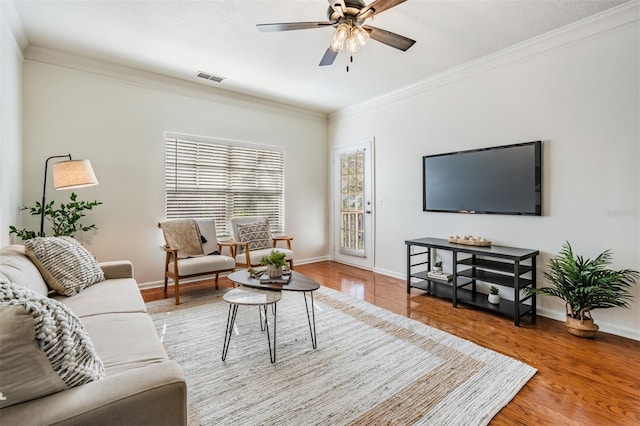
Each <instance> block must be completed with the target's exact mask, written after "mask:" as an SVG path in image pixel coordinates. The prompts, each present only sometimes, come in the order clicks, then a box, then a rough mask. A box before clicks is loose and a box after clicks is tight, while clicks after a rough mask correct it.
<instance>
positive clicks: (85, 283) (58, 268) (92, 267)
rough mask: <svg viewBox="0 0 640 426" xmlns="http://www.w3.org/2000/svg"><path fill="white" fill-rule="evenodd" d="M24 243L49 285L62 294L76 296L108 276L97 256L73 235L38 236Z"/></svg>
mask: <svg viewBox="0 0 640 426" xmlns="http://www.w3.org/2000/svg"><path fill="white" fill-rule="evenodd" d="M24 246H25V248H26V253H27V256H29V259H31V261H32V262H33V263H34V264H35V265H36V266H37V267H38V270H39V271H40V273H41V274H42V277H43V278H44V280H45V282H46V283H47V285H48V286H49V287H51V288H52V289H54V290H55V291H57V292H58V293H60V294H63V295H65V296H73V295H74V294H77V293H79V292H81V291H82V290H83V289H85V288H86V287H89V286H90V285H92V284H95V283H97V282H99V281H103V280H104V272H103V271H102V269H101V268H100V265H98V262H97V261H96V259H95V258H94V257H93V256H92V255H91V253H89V252H88V251H87V249H85V248H84V247H82V245H81V244H80V243H79V242H77V241H76V240H74V239H73V238H70V237H44V238H42V237H36V238H32V239H30V240H26V241H25V242H24Z"/></svg>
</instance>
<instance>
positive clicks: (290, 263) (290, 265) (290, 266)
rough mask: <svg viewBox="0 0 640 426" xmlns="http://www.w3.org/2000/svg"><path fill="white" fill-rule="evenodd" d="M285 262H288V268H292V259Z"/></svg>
mask: <svg viewBox="0 0 640 426" xmlns="http://www.w3.org/2000/svg"><path fill="white" fill-rule="evenodd" d="M287 262H289V268H290V269H292V270H293V259H289V260H287Z"/></svg>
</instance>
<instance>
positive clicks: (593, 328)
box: [565, 315, 600, 338]
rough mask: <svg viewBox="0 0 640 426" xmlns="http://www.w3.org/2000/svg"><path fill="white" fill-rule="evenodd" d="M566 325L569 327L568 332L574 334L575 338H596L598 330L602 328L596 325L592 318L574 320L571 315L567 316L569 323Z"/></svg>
mask: <svg viewBox="0 0 640 426" xmlns="http://www.w3.org/2000/svg"><path fill="white" fill-rule="evenodd" d="M565 325H566V326H567V330H568V331H569V333H571V334H573V335H574V336H579V337H587V338H593V337H595V335H596V333H597V332H598V329H599V328H600V327H598V325H597V324H594V322H593V319H591V318H587V319H585V320H581V319H576V318H573V317H572V316H569V315H567V321H566V322H565Z"/></svg>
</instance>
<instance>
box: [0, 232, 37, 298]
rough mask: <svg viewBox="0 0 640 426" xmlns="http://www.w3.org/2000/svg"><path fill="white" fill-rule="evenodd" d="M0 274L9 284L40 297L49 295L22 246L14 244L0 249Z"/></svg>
mask: <svg viewBox="0 0 640 426" xmlns="http://www.w3.org/2000/svg"><path fill="white" fill-rule="evenodd" d="M0 274H2V275H4V276H5V277H6V278H7V280H9V282H12V283H16V284H19V285H21V286H23V287H27V288H28V289H29V290H32V291H34V292H35V293H37V294H39V295H41V296H46V295H47V293H49V288H48V287H47V284H46V283H45V282H44V279H42V275H40V271H38V268H36V265H34V264H33V262H31V260H29V258H28V257H27V255H26V253H25V249H24V246H23V245H17V244H16V245H11V246H6V247H3V248H2V249H0Z"/></svg>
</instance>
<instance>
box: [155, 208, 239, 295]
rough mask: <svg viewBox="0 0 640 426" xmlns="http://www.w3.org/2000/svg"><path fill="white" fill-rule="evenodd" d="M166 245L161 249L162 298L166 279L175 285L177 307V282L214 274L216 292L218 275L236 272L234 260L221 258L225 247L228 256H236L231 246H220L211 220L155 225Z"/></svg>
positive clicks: (178, 286) (178, 283)
mask: <svg viewBox="0 0 640 426" xmlns="http://www.w3.org/2000/svg"><path fill="white" fill-rule="evenodd" d="M158 227H159V228H160V229H161V230H162V234H163V235H164V240H165V243H166V245H165V246H164V251H165V261H164V297H165V298H166V297H167V285H168V280H169V278H171V279H172V280H173V283H174V288H175V297H176V305H179V304H180V280H181V279H183V278H192V277H199V276H204V275H211V274H215V283H216V289H217V288H218V274H219V273H220V272H231V271H233V270H235V267H236V261H235V260H234V259H233V257H229V256H225V255H222V254H221V253H222V250H223V247H228V250H229V252H230V254H231V256H233V255H234V253H235V245H234V244H233V243H220V242H218V237H217V235H216V224H215V221H214V220H213V219H171V220H165V221H162V222H160V223H158Z"/></svg>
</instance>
